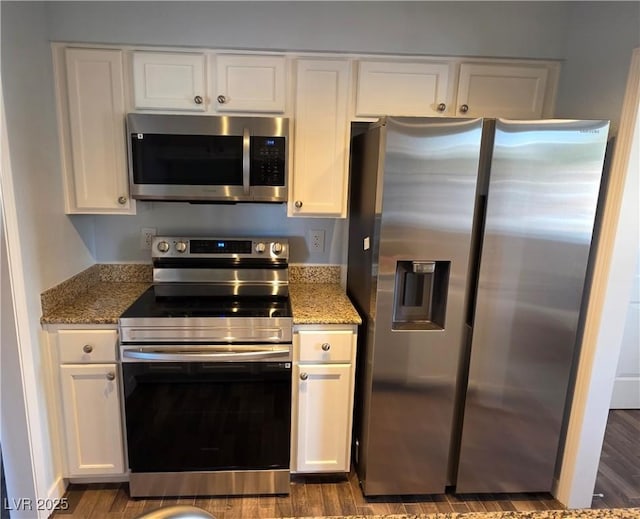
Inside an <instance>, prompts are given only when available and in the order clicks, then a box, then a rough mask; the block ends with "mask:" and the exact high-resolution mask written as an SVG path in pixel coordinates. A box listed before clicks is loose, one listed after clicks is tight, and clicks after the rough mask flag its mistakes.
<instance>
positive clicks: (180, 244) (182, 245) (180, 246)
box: [176, 241, 187, 252]
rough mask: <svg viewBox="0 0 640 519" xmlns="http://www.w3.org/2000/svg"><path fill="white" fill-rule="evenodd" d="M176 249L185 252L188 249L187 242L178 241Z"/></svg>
mask: <svg viewBox="0 0 640 519" xmlns="http://www.w3.org/2000/svg"><path fill="white" fill-rule="evenodd" d="M176 250H177V251H178V252H184V251H186V250H187V244H186V243H185V242H183V241H179V242H178V243H176Z"/></svg>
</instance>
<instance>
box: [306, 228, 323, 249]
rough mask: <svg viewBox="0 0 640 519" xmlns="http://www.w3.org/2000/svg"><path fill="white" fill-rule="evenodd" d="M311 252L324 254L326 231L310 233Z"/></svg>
mask: <svg viewBox="0 0 640 519" xmlns="http://www.w3.org/2000/svg"><path fill="white" fill-rule="evenodd" d="M309 251H311V253H312V254H313V253H318V252H324V229H316V230H311V231H309Z"/></svg>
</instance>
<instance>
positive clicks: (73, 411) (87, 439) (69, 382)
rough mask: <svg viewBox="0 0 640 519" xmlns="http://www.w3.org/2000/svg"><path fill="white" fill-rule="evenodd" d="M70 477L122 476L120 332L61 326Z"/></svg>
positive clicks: (59, 346) (59, 355)
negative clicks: (67, 328) (118, 336)
mask: <svg viewBox="0 0 640 519" xmlns="http://www.w3.org/2000/svg"><path fill="white" fill-rule="evenodd" d="M56 336H57V337H56V338H57V341H56V342H57V358H58V362H59V380H60V390H61V402H62V421H63V429H64V431H63V435H64V436H63V437H64V443H65V453H66V470H65V476H66V477H82V476H103V475H114V474H123V473H124V472H125V470H124V450H123V436H122V420H121V413H120V382H119V371H118V365H117V363H116V348H117V331H116V330H107V329H104V330H85V329H82V330H59V331H58V332H57V333H56Z"/></svg>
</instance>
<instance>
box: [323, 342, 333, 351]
mask: <svg viewBox="0 0 640 519" xmlns="http://www.w3.org/2000/svg"><path fill="white" fill-rule="evenodd" d="M330 349H331V344H329V343H328V342H325V343H324V344H323V345H322V350H323V351H329V350H330Z"/></svg>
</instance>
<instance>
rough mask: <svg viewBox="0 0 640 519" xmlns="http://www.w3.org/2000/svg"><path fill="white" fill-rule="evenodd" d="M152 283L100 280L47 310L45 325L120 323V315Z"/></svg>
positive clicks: (43, 316) (42, 319) (41, 321)
mask: <svg viewBox="0 0 640 519" xmlns="http://www.w3.org/2000/svg"><path fill="white" fill-rule="evenodd" d="M149 286H150V283H144V282H137V283H135V282H134V283H122V282H108V281H99V282H97V283H95V284H93V285H92V286H91V287H90V288H89V289H88V290H87V291H85V292H82V293H81V294H79V295H77V296H76V297H75V298H73V299H71V300H67V301H65V302H63V303H61V304H59V305H57V306H54V307H53V308H52V309H51V310H50V311H48V312H43V315H42V318H41V319H40V323H41V324H118V318H119V317H120V315H121V314H122V312H124V311H125V310H126V309H127V308H128V307H129V305H131V303H133V302H134V301H135V300H136V299H137V298H138V296H139V295H140V294H142V292H144V291H145V290H146V289H147V288H149Z"/></svg>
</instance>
